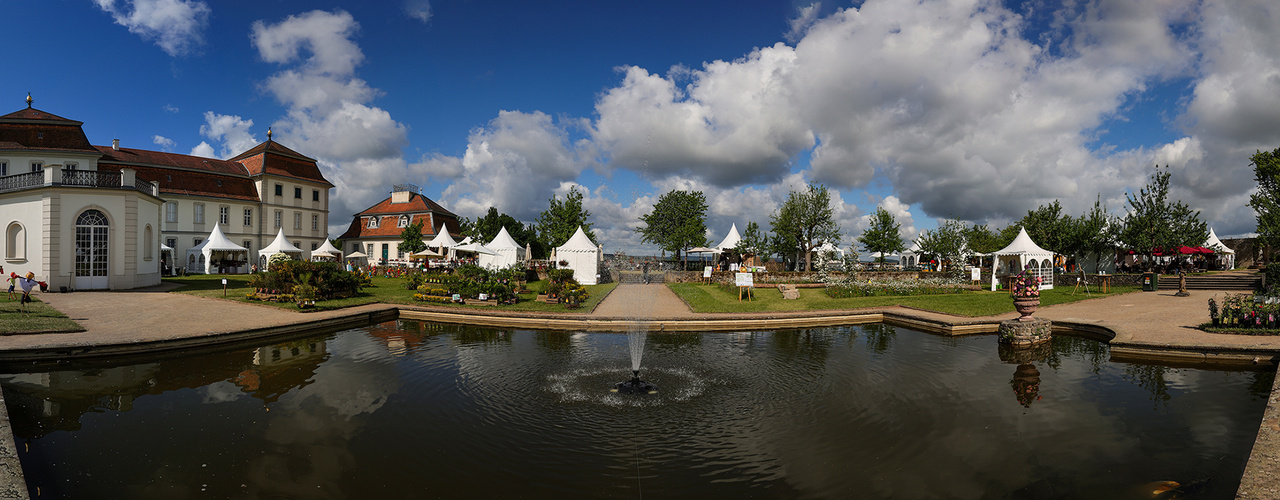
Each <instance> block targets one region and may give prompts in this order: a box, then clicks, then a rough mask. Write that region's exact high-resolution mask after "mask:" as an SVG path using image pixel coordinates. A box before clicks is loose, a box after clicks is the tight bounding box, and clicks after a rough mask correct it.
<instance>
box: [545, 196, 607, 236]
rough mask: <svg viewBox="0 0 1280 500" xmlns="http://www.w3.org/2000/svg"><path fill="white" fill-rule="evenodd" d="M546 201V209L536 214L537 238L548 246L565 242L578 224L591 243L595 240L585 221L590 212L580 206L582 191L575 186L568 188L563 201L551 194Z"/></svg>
mask: <svg viewBox="0 0 1280 500" xmlns="http://www.w3.org/2000/svg"><path fill="white" fill-rule="evenodd" d="M547 203H548V207H547V209H546V210H545V211H543V212H542V214H540V215H539V216H538V239H539V240H541V241H542V242H543V243H545V244H546V245H547V246H548V247H558V246H560V245H563V244H565V242H566V241H569V238H572V237H573V233H574V231H577V230H578V227H579V226H581V227H582V230H583V232H585V233H587V237H588V238H591V241H592V242H593V243H594V242H595V241H596V233H595V231H592V230H591V223H590V222H587V218H589V217H591V212H590V211H588V210H587V209H585V208H583V207H582V192H581V191H578V188H577V186H574V187H572V188H570V189H569V194H567V195H565V199H564V201H560V199H558V198H556V197H555V196H552V197H551V199H550V200H548V202H547Z"/></svg>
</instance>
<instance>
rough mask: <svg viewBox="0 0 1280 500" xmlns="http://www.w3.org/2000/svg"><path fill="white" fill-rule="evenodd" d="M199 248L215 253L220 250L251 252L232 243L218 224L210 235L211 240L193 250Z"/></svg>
mask: <svg viewBox="0 0 1280 500" xmlns="http://www.w3.org/2000/svg"><path fill="white" fill-rule="evenodd" d="M197 248H198V249H200V251H205V250H210V251H215V252H216V251H220V250H221V251H239V252H247V251H249V249H248V248H245V247H242V246H240V245H237V244H235V243H232V242H231V239H230V238H227V235H225V234H222V228H221V226H219V225H218V224H214V225H213V231H211V232H210V233H209V239H207V240H205V241H204V242H203V243H201V244H200V246H198V247H194V248H192V250H194V249H197ZM188 251H190V250H188Z"/></svg>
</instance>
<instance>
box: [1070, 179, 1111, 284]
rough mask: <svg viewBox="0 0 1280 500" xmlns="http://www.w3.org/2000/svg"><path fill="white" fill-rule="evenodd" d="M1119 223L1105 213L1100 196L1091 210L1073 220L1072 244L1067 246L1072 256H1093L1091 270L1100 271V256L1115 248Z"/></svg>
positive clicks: (1105, 208) (1105, 209)
mask: <svg viewBox="0 0 1280 500" xmlns="http://www.w3.org/2000/svg"><path fill="white" fill-rule="evenodd" d="M1117 227H1119V222H1118V221H1117V220H1116V218H1115V217H1114V216H1112V215H1111V214H1109V213H1107V206H1106V205H1105V204H1103V203H1102V195H1098V199H1097V200H1096V201H1094V202H1093V208H1092V209H1090V210H1089V211H1088V212H1085V213H1084V214H1083V215H1081V216H1080V218H1078V219H1075V221H1074V227H1073V228H1072V231H1071V233H1072V239H1073V240H1074V242H1073V243H1071V244H1069V245H1068V246H1069V247H1071V248H1072V249H1073V250H1074V251H1073V252H1072V254H1074V255H1088V254H1092V255H1093V268H1094V269H1101V267H1100V266H1101V265H1102V255H1103V254H1104V253H1106V252H1108V251H1111V250H1114V249H1115V247H1116V228H1117Z"/></svg>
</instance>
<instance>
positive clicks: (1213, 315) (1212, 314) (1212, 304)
mask: <svg viewBox="0 0 1280 500" xmlns="http://www.w3.org/2000/svg"><path fill="white" fill-rule="evenodd" d="M1209 319H1210V320H1212V321H1213V326H1218V302H1217V301H1215V300H1213V299H1209Z"/></svg>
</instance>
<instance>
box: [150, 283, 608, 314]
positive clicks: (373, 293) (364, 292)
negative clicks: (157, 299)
mask: <svg viewBox="0 0 1280 500" xmlns="http://www.w3.org/2000/svg"><path fill="white" fill-rule="evenodd" d="M223 278H226V279H227V291H226V299H227V300H234V301H237V302H247V303H250V304H261V305H265V306H270V307H278V308H280V309H289V310H294V311H296V310H298V306H296V305H294V304H292V303H280V302H262V301H257V300H249V299H248V298H246V295H248V294H249V293H250V292H252V291H253V289H252V288H250V287H249V276H248V275H244V274H230V275H191V276H183V277H181V278H165V279H164V281H166V282H172V283H177V284H181V285H184V286H183V287H181V288H178V289H176V290H174V291H175V292H178V293H185V294H188V295H195V296H197V297H210V298H223V291H222V279H223ZM372 282H373V286H371V287H367V288H364V289H361V290H360V294H359V295H356V296H354V297H348V298H344V299H331V300H318V301H316V307H315V308H309V309H306V311H328V310H333V309H343V308H347V307H353V306H359V305H364V304H374V303H384V304H411V305H433V306H442V307H456V308H459V309H486V310H498V311H548V312H580V313H581V312H590V311H592V310H594V309H595V307H596V305H597V304H599V303H600V301H601V300H603V299H604V297H605V296H607V295H609V292H611V291H613V289H614V287H616V286H617V283H609V284H604V285H588V286H587V293H588V294H590V297H589V298H588V299H587V301H586V302H585V303H583V304H582V307H581V308H578V309H567V308H565V307H564V306H563V305H560V304H547V303H543V302H537V301H536V300H534V299H535V298H537V293H536V292H537V291H542V290H543V289H545V288H546V283H545V282H542V281H536V282H533V283H529V286H528V288H530V289H531V290H535V293H528V294H521V295H520V301H519V302H517V303H516V304H514V305H508V306H478V305H471V304H441V303H437V302H431V303H426V302H419V301H416V300H414V299H413V294H414V293H416V291H415V290H409V289H407V288H405V279H404V278H382V277H375V278H373V280H372Z"/></svg>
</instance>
